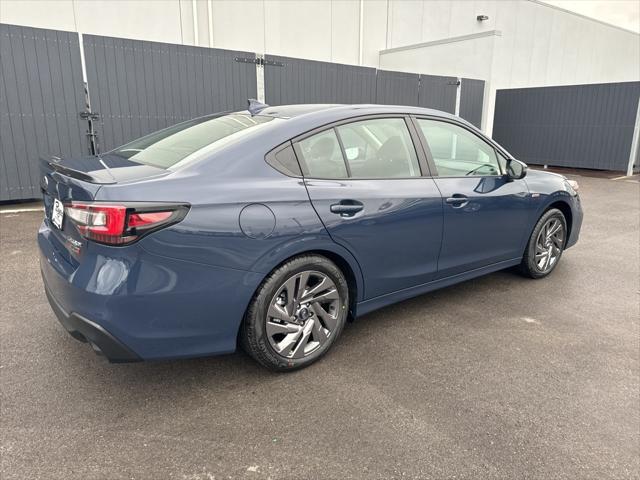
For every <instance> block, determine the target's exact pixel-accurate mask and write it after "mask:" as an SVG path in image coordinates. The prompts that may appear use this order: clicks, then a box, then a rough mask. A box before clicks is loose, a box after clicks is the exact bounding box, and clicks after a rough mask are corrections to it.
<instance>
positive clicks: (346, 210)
mask: <svg viewBox="0 0 640 480" xmlns="http://www.w3.org/2000/svg"><path fill="white" fill-rule="evenodd" d="M362 209H364V204H363V203H362V202H359V201H357V200H341V201H340V203H334V204H333V205H331V206H330V207H329V210H331V213H337V214H339V215H340V216H341V217H353V216H354V215H355V214H356V213H358V212H360V211H362Z"/></svg>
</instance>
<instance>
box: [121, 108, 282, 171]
mask: <svg viewBox="0 0 640 480" xmlns="http://www.w3.org/2000/svg"><path fill="white" fill-rule="evenodd" d="M274 118H275V117H272V116H258V115H256V116H251V115H247V114H242V113H231V114H227V115H217V116H208V117H202V118H197V119H195V120H189V121H188V122H183V123H179V124H178V125H174V126H172V127H169V128H165V129H164V130H160V131H158V132H154V133H151V134H149V135H147V136H144V137H142V138H139V139H138V140H134V141H133V142H130V143H127V144H126V145H123V146H122V147H119V148H117V149H115V150H113V151H112V152H110V153H112V154H115V155H119V156H121V157H125V158H128V159H129V160H131V161H134V162H137V163H142V164H145V165H152V166H154V167H160V168H170V167H173V166H174V165H176V164H177V163H178V162H181V161H182V160H184V159H186V158H187V157H189V156H190V155H192V154H193V153H196V152H197V151H199V150H201V149H203V148H205V147H210V146H212V145H214V144H216V143H217V142H221V141H223V139H226V138H227V137H230V136H232V135H233V137H234V138H237V137H238V136H239V135H235V134H238V133H239V132H242V131H246V130H249V129H252V128H255V127H257V126H259V125H263V124H265V123H267V122H270V121H272V120H273V119H274Z"/></svg>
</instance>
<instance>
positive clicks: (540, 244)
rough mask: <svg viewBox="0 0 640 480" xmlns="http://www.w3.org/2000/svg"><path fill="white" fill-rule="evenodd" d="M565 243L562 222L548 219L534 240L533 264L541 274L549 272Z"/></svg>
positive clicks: (553, 218) (556, 219) (554, 218)
mask: <svg viewBox="0 0 640 480" xmlns="http://www.w3.org/2000/svg"><path fill="white" fill-rule="evenodd" d="M564 241H565V229H564V225H563V224H562V221H561V220H560V219H558V218H556V217H552V218H550V219H549V220H548V221H547V222H546V223H545V224H544V225H543V226H542V228H541V229H540V232H539V233H538V238H537V239H536V254H535V264H536V267H537V268H538V270H539V271H540V272H541V273H546V272H548V271H550V270H551V269H552V268H553V267H554V266H555V264H556V262H557V261H558V259H559V258H560V255H561V254H562V248H563V246H564Z"/></svg>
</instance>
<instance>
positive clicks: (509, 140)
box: [493, 82, 640, 170]
mask: <svg viewBox="0 0 640 480" xmlns="http://www.w3.org/2000/svg"><path fill="white" fill-rule="evenodd" d="M639 96H640V82H625V83H609V84H597V85H570V86H561V87H541V88H521V89H513V90H498V91H497V94H496V108H495V116H494V124H493V137H494V138H495V139H496V140H497V141H498V142H499V143H501V144H502V145H504V147H505V148H507V149H508V150H509V151H510V152H511V153H512V154H513V155H515V156H516V157H518V158H520V159H522V160H523V161H525V162H528V163H532V164H537V165H543V164H546V165H555V166H563V167H573V168H593V169H600V170H625V169H626V168H627V164H628V161H629V155H630V152H631V141H632V138H633V128H634V124H635V119H636V109H637V105H638V97H639Z"/></svg>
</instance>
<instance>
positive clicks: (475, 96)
mask: <svg viewBox="0 0 640 480" xmlns="http://www.w3.org/2000/svg"><path fill="white" fill-rule="evenodd" d="M483 102H484V80H474V79H472V78H463V79H462V80H461V85H460V112H459V114H460V116H461V117H462V118H464V119H465V120H467V121H469V122H471V123H473V124H474V125H475V126H476V127H478V128H480V125H481V123H482V106H483Z"/></svg>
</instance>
